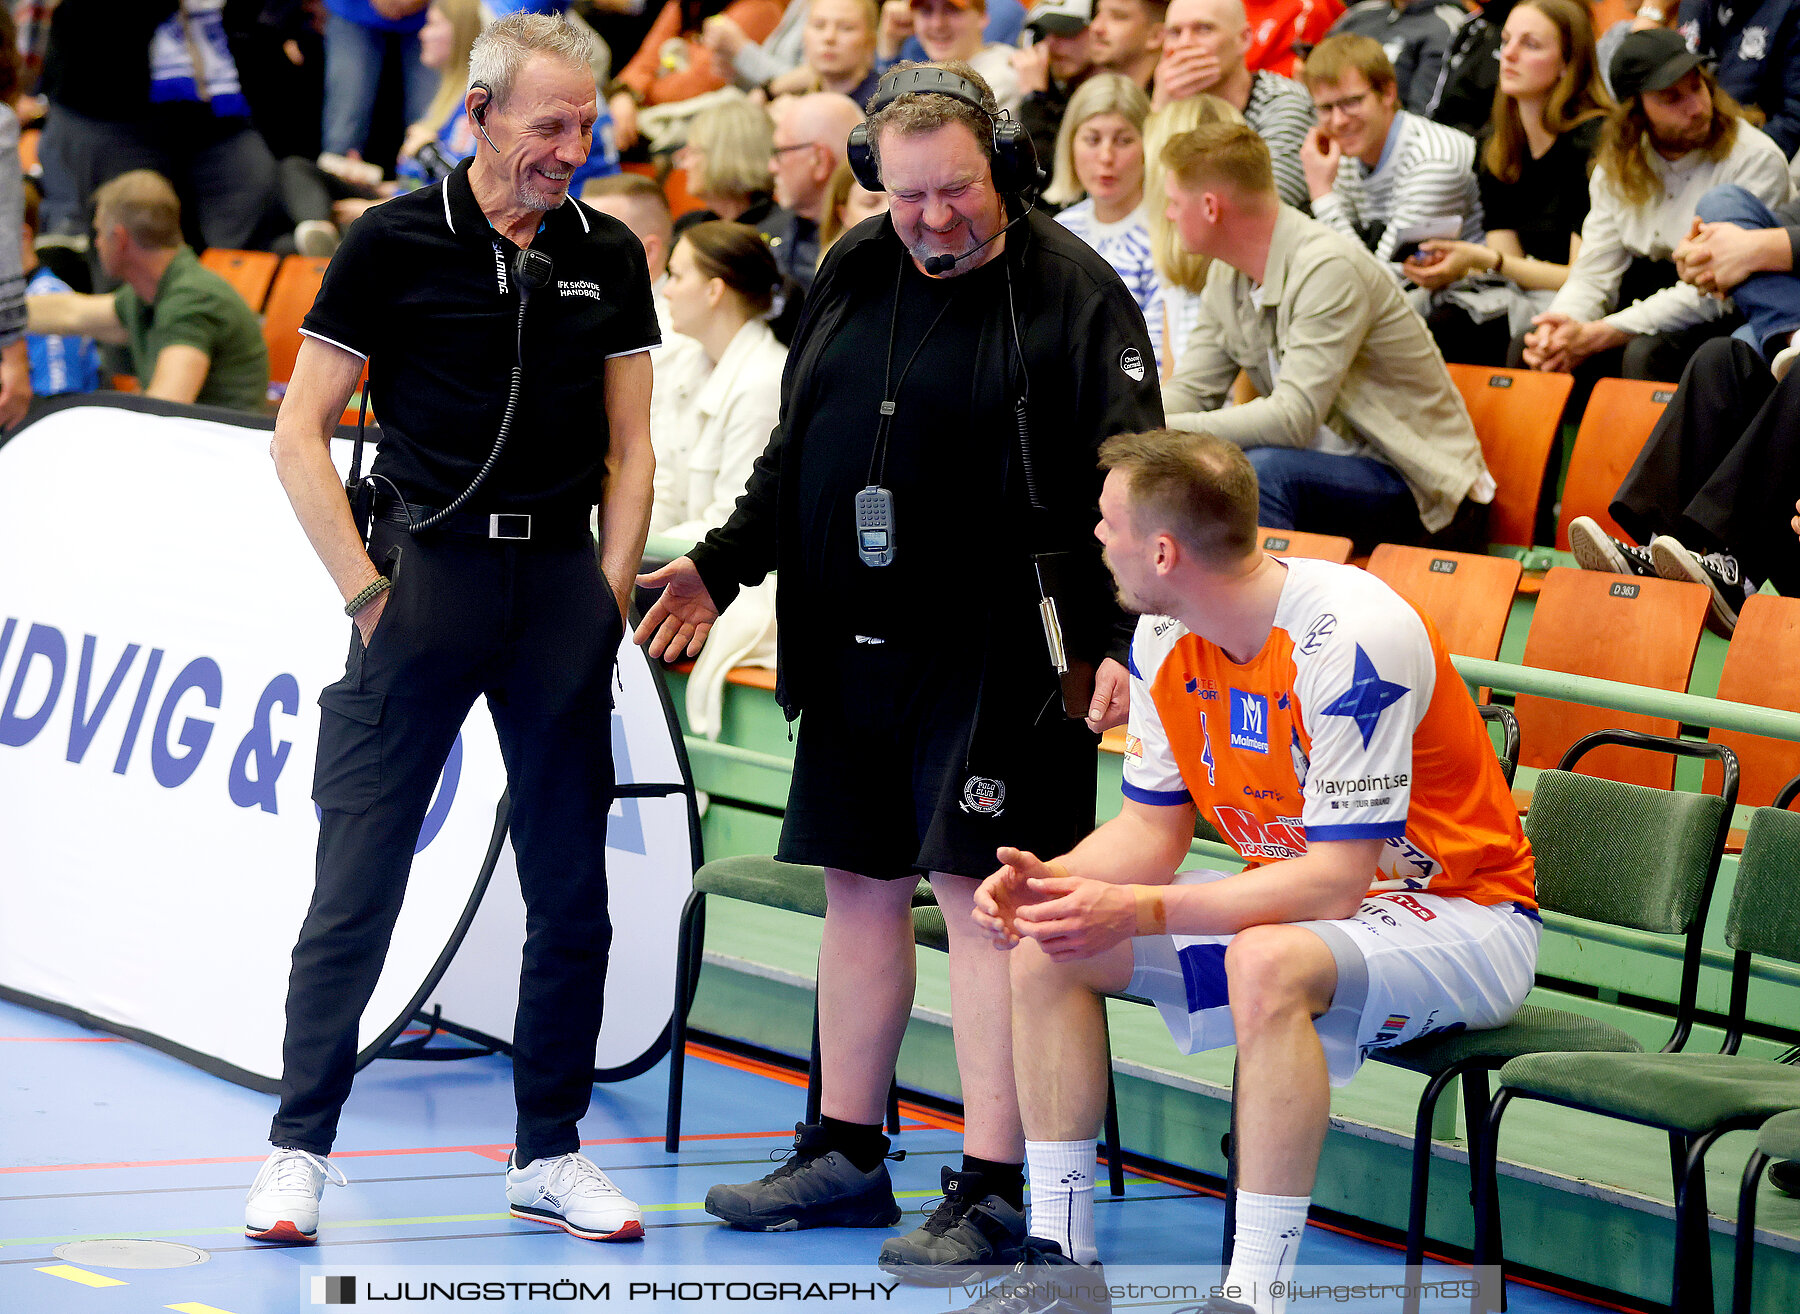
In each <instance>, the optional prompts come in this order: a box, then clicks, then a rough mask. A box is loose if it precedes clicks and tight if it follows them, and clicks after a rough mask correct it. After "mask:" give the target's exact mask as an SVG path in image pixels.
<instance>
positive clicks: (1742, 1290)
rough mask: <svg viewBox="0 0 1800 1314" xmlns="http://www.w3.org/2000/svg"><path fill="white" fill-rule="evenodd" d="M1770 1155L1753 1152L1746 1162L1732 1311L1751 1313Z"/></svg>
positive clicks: (1734, 1252)
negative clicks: (1759, 1213) (1759, 1196)
mask: <svg viewBox="0 0 1800 1314" xmlns="http://www.w3.org/2000/svg"><path fill="white" fill-rule="evenodd" d="M1769 1158H1770V1156H1769V1155H1766V1154H1764V1153H1763V1152H1762V1151H1761V1150H1754V1151H1752V1152H1751V1154H1750V1161H1749V1162H1748V1163H1746V1164H1745V1165H1744V1181H1743V1184H1742V1185H1741V1186H1739V1187H1738V1216H1737V1240H1736V1243H1735V1246H1734V1249H1733V1259H1732V1265H1731V1314H1750V1279H1751V1276H1752V1270H1753V1266H1754V1265H1755V1262H1756V1190H1757V1188H1758V1187H1759V1186H1761V1185H1762V1175H1763V1170H1764V1169H1765V1168H1767V1167H1768V1166H1769Z"/></svg>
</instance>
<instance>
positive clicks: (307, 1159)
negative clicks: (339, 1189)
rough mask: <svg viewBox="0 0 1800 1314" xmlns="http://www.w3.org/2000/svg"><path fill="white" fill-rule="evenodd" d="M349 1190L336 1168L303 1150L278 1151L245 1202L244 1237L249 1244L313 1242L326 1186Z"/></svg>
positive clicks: (268, 1161) (264, 1162)
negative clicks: (330, 1185) (255, 1242)
mask: <svg viewBox="0 0 1800 1314" xmlns="http://www.w3.org/2000/svg"><path fill="white" fill-rule="evenodd" d="M327 1182H330V1183H332V1184H333V1185H336V1186H348V1185H349V1183H348V1182H346V1181H345V1180H344V1174H343V1173H341V1172H339V1171H338V1168H337V1165H336V1164H334V1163H329V1162H327V1161H326V1160H325V1159H324V1158H322V1157H321V1156H319V1155H316V1154H308V1153H307V1152H306V1151H305V1150H286V1149H281V1148H279V1147H278V1148H277V1149H276V1150H275V1151H274V1152H273V1153H271V1154H270V1155H269V1157H268V1158H267V1159H265V1160H263V1166H262V1171H261V1172H259V1173H257V1174H256V1181H255V1182H253V1183H252V1184H251V1186H250V1198H249V1199H248V1200H246V1201H245V1202H244V1235H245V1236H247V1237H249V1238H250V1239H251V1240H252V1241H289V1242H308V1241H316V1240H318V1237H319V1197H320V1196H322V1195H323V1194H325V1183H327Z"/></svg>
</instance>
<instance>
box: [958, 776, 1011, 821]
mask: <svg viewBox="0 0 1800 1314" xmlns="http://www.w3.org/2000/svg"><path fill="white" fill-rule="evenodd" d="M962 810H963V811H964V812H968V813H971V814H973V815H975V816H978V817H997V816H999V815H1000V814H1001V813H1002V812H1004V811H1006V782H1005V781H1004V780H995V779H994V778H993V777H992V776H970V777H969V779H968V780H967V781H966V782H965V783H964V785H963V793H962Z"/></svg>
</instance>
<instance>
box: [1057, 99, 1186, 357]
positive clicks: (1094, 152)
mask: <svg viewBox="0 0 1800 1314" xmlns="http://www.w3.org/2000/svg"><path fill="white" fill-rule="evenodd" d="M1149 117H1150V98H1149V97H1148V96H1146V95H1145V94H1144V90H1143V88H1142V87H1140V86H1138V84H1137V83H1135V82H1133V81H1132V80H1131V79H1130V78H1128V77H1125V76H1124V75H1122V74H1119V73H1095V74H1093V75H1092V76H1090V77H1089V78H1088V79H1087V81H1085V82H1083V83H1082V84H1081V85H1080V86H1079V87H1078V88H1076V90H1075V94H1074V95H1073V96H1071V97H1070V98H1069V108H1068V109H1067V110H1066V111H1065V112H1064V113H1063V121H1062V127H1061V128H1059V129H1058V130H1057V133H1056V165H1055V170H1054V172H1053V173H1052V174H1051V177H1050V186H1049V187H1048V188H1047V189H1046V190H1045V192H1044V199H1045V200H1046V201H1048V202H1050V203H1052V204H1054V205H1063V206H1067V207H1068V208H1067V209H1065V210H1063V211H1062V213H1060V214H1058V215H1057V216H1056V222H1057V223H1059V224H1061V225H1062V226H1063V227H1064V228H1067V229H1068V230H1069V231H1070V232H1072V233H1074V234H1075V236H1077V237H1079V238H1080V239H1081V240H1082V241H1084V242H1086V243H1087V244H1088V245H1089V246H1091V247H1093V248H1094V250H1095V251H1097V252H1099V253H1100V256H1101V258H1102V259H1104V260H1105V261H1106V263H1107V264H1109V265H1111V266H1112V267H1113V268H1114V269H1115V270H1117V271H1118V274H1119V277H1120V278H1122V279H1124V280H1125V286H1126V287H1127V288H1129V289H1130V290H1131V297H1132V300H1134V301H1136V302H1137V305H1138V309H1139V310H1141V311H1142V312H1143V314H1144V323H1145V325H1146V326H1147V327H1148V328H1149V330H1150V345H1151V346H1152V347H1153V348H1154V349H1155V351H1156V363H1157V366H1158V368H1159V369H1160V368H1161V367H1162V364H1163V354H1164V353H1163V330H1162V319H1163V309H1162V281H1161V280H1160V279H1159V278H1158V277H1157V273H1156V264H1155V261H1154V260H1153V259H1152V258H1151V253H1150V228H1149V221H1148V218H1147V216H1146V214H1145V208H1146V207H1145V204H1144V122H1145V120H1147V119H1148V118H1149ZM1071 202H1073V204H1071ZM1160 204H1161V202H1160V201H1159V202H1158V205H1160Z"/></svg>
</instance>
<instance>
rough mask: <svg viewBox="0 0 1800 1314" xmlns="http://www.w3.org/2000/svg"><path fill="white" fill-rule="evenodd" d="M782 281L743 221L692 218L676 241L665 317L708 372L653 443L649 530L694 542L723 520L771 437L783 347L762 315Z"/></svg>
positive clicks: (759, 240)
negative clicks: (697, 350)
mask: <svg viewBox="0 0 1800 1314" xmlns="http://www.w3.org/2000/svg"><path fill="white" fill-rule="evenodd" d="M780 283H781V272H780V270H778V269H777V268H776V267H775V260H774V257H772V256H771V255H770V254H769V249H768V247H767V245H766V244H765V243H764V242H763V240H762V236H761V234H759V233H758V232H757V231H756V230H755V229H754V228H751V227H748V226H747V225H745V224H732V223H724V222H718V221H715V222H711V223H704V224H697V225H696V226H694V227H693V228H690V229H688V230H687V231H686V232H685V233H683V234H682V235H681V240H680V241H678V242H677V243H676V244H675V253H674V255H673V256H671V257H670V259H669V276H668V283H667V288H666V291H665V294H664V295H665V296H666V297H667V299H668V305H669V323H670V326H671V327H672V328H673V329H674V330H675V332H677V333H680V334H684V335H686V336H687V337H690V338H692V339H694V340H695V341H696V342H698V343H699V344H700V346H701V348H702V349H703V350H704V352H705V354H706V374H705V378H704V382H703V383H702V384H701V386H700V388H699V390H698V391H697V393H696V394H695V396H694V397H693V398H692V400H691V402H690V409H689V410H688V412H687V414H686V415H685V416H684V417H682V422H681V423H679V424H676V425H674V426H672V427H671V429H670V430H669V431H668V432H666V433H664V434H663V435H661V436H660V441H659V442H658V443H657V447H656V498H655V502H654V504H653V505H652V507H651V510H650V532H651V533H653V534H666V535H669V536H670V537H674V538H683V539H687V540H688V541H689V542H690V543H697V542H699V541H700V540H701V539H702V538H704V537H705V536H706V532H707V531H708V530H709V529H716V528H717V527H718V526H720V525H722V524H724V523H725V521H726V520H727V519H728V518H729V517H730V515H731V508H732V507H733V506H735V505H736V504H737V500H738V498H739V497H740V496H742V495H743V492H744V485H745V484H746V483H747V482H748V481H749V479H750V469H751V467H752V466H754V465H755V464H756V458H757V457H759V456H761V455H762V453H763V449H764V448H766V447H767V446H768V445H769V434H770V432H771V431H772V430H773V429H774V428H775V421H776V418H777V416H778V414H779V412H780V409H781V371H782V366H783V365H784V364H785V362H786V360H787V348H785V347H783V346H782V345H781V344H780V343H779V342H777V341H775V336H774V334H772V333H770V332H769V326H768V325H767V324H765V323H764V322H763V316H764V315H766V314H768V313H769V307H770V305H771V304H772V302H773V300H774V296H775V290H776V288H777V287H779V286H780ZM654 436H656V435H654V432H653V437H654Z"/></svg>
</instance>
